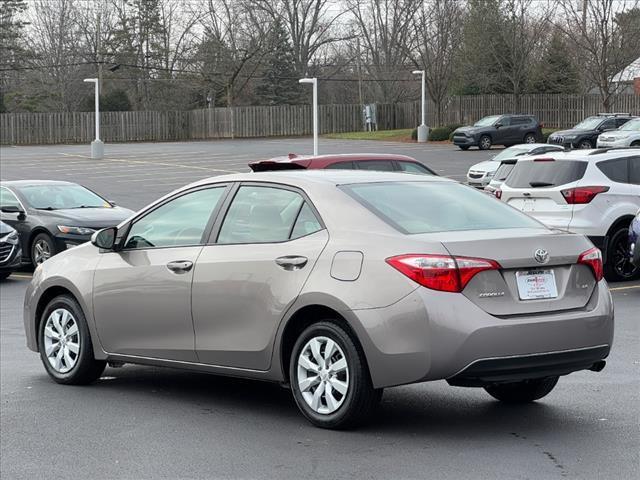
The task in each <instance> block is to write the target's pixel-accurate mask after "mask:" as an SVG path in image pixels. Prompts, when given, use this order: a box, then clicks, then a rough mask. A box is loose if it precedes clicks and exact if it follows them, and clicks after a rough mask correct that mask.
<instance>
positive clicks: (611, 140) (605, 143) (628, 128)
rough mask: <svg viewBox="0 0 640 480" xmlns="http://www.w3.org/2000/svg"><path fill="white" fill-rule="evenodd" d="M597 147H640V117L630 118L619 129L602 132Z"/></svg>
mask: <svg viewBox="0 0 640 480" xmlns="http://www.w3.org/2000/svg"><path fill="white" fill-rule="evenodd" d="M597 147H598V148H611V147H623V148H624V147H640V118H634V119H632V120H629V121H628V122H626V123H625V124H624V125H622V126H621V127H620V128H618V129H617V130H613V131H609V132H606V133H601V134H600V135H599V136H598V142H597Z"/></svg>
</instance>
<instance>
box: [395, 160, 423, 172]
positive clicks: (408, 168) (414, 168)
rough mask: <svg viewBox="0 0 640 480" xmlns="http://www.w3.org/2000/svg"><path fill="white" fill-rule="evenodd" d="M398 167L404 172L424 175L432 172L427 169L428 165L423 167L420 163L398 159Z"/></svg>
mask: <svg viewBox="0 0 640 480" xmlns="http://www.w3.org/2000/svg"><path fill="white" fill-rule="evenodd" d="M398 167H400V170H401V171H403V172H408V173H422V174H423V175H425V174H426V175H430V174H431V172H430V171H429V170H427V168H426V167H423V166H422V165H420V164H419V163H413V162H403V161H398Z"/></svg>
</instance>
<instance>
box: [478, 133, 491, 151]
mask: <svg viewBox="0 0 640 480" xmlns="http://www.w3.org/2000/svg"><path fill="white" fill-rule="evenodd" d="M478 148H479V149H480V150H489V149H490V148H491V137H490V136H489V135H482V136H481V137H480V140H479V141H478Z"/></svg>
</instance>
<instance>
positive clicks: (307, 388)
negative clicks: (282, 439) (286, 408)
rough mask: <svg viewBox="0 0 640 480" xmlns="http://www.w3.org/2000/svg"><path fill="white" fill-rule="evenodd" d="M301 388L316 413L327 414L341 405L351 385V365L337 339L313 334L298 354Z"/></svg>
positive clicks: (305, 399)
mask: <svg viewBox="0 0 640 480" xmlns="http://www.w3.org/2000/svg"><path fill="white" fill-rule="evenodd" d="M298 388H299V389H300V393H302V397H303V398H304V401H305V402H307V405H309V407H311V409H312V410H313V411H314V412H316V413H321V414H323V415H328V414H330V413H333V412H335V411H336V410H338V408H340V405H342V404H343V402H344V400H345V398H346V396H347V391H348V389H349V367H348V366H347V358H346V356H345V354H344V352H343V351H342V348H340V346H339V345H338V344H337V343H336V342H335V341H333V340H332V339H330V338H327V337H314V338H312V339H311V340H309V341H308V342H307V344H306V345H305V346H304V348H303V349H302V352H301V353H300V356H299V357H298Z"/></svg>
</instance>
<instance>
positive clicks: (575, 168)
mask: <svg viewBox="0 0 640 480" xmlns="http://www.w3.org/2000/svg"><path fill="white" fill-rule="evenodd" d="M586 169H587V162H580V161H574V160H561V161H548V160H545V161H535V160H534V161H524V162H523V161H520V162H518V163H517V164H516V165H515V167H514V168H513V170H512V172H511V175H509V178H507V181H506V184H507V185H508V186H510V187H512V188H531V187H555V186H558V185H565V184H567V183H571V182H575V181H576V180H580V179H581V178H582V177H583V176H584V172H585V171H586Z"/></svg>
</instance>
